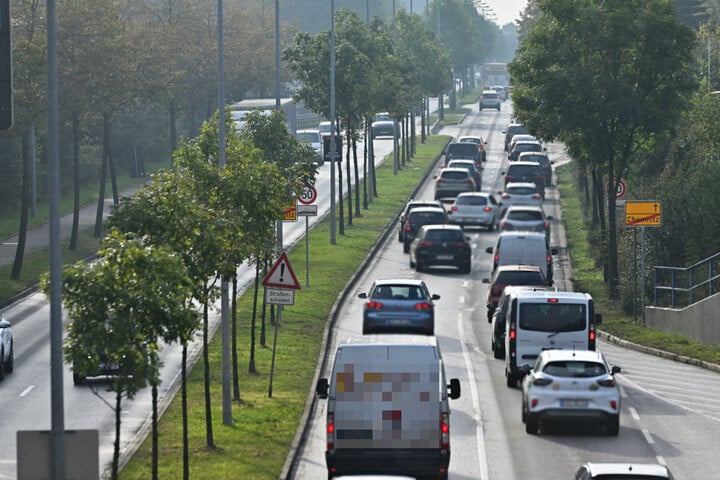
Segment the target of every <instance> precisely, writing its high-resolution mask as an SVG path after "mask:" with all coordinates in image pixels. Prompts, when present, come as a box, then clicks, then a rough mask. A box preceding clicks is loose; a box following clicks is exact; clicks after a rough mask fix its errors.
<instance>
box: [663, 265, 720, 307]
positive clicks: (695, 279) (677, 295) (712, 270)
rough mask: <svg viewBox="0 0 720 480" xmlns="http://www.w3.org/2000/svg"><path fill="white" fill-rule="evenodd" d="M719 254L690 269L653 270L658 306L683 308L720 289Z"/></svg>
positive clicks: (664, 268)
mask: <svg viewBox="0 0 720 480" xmlns="http://www.w3.org/2000/svg"><path fill="white" fill-rule="evenodd" d="M719 265H720V253H716V254H715V255H713V256H711V257H708V258H706V259H704V260H701V261H699V262H698V263H696V264H694V265H691V266H689V267H663V266H656V267H654V284H655V285H654V287H653V289H654V292H655V306H658V307H672V308H677V307H680V308H683V307H687V306H689V305H692V304H693V303H695V302H698V301H700V300H702V299H704V298H707V297H709V296H711V295H714V294H715V293H717V292H718V291H720V289H719V288H718V287H720V273H718V272H720V268H718V267H719Z"/></svg>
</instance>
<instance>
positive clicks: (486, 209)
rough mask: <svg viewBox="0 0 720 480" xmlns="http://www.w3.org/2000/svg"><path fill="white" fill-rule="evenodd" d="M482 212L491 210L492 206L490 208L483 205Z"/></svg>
mask: <svg viewBox="0 0 720 480" xmlns="http://www.w3.org/2000/svg"><path fill="white" fill-rule="evenodd" d="M483 212H492V208H490V207H483Z"/></svg>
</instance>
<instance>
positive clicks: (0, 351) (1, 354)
mask: <svg viewBox="0 0 720 480" xmlns="http://www.w3.org/2000/svg"><path fill="white" fill-rule="evenodd" d="M4 360H5V348H0V361H3V365H2V368H0V382H2V381H3V380H5V368H4V363H5V362H4Z"/></svg>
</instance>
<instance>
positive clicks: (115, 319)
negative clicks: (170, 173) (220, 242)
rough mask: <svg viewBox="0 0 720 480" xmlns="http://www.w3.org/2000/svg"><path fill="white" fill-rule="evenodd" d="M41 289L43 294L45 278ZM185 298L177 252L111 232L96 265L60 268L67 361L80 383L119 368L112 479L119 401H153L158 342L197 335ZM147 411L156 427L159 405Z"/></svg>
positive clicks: (187, 287) (186, 285) (187, 285)
mask: <svg viewBox="0 0 720 480" xmlns="http://www.w3.org/2000/svg"><path fill="white" fill-rule="evenodd" d="M43 288H44V290H45V293H46V294H49V279H48V277H47V276H46V277H45V278H44V279H43ZM191 293H192V290H191V281H190V278H189V277H188V276H187V274H186V269H185V266H184V264H183V262H182V260H181V258H180V257H179V256H178V255H177V254H176V253H175V252H173V251H172V250H170V249H169V248H167V247H162V246H154V245H152V244H150V243H149V242H148V241H147V239H143V238H133V237H132V236H125V235H123V234H120V233H119V232H118V231H116V230H115V231H111V232H110V233H109V234H108V236H107V237H106V238H105V239H104V240H103V245H102V248H101V250H100V251H99V252H98V260H97V261H96V262H92V263H85V262H78V263H76V264H74V265H67V266H65V267H64V268H63V283H62V299H63V304H64V305H65V307H66V308H67V311H68V317H69V318H70V320H71V322H70V323H69V324H68V327H67V329H68V335H67V338H66V340H65V360H66V362H68V363H71V364H72V369H73V373H74V374H77V375H81V376H85V375H87V373H88V372H93V371H97V370H98V368H99V366H100V364H101V363H109V364H113V365H118V366H119V371H120V374H119V375H117V376H115V377H113V378H112V380H111V382H110V386H111V389H112V390H113V391H115V392H116V402H115V446H114V452H113V463H112V478H113V479H116V478H118V467H119V464H118V462H119V458H120V421H121V415H120V414H121V403H122V397H123V396H127V397H128V398H129V399H132V398H133V397H134V396H135V394H136V393H137V392H138V390H140V389H141V388H143V387H145V386H146V385H147V384H148V383H150V384H151V385H152V386H153V389H154V396H153V400H154V401H155V400H156V399H157V393H156V392H157V385H158V382H159V370H160V360H159V356H158V355H159V351H160V348H161V345H160V342H159V340H163V341H165V342H174V341H179V340H182V339H183V338H185V337H187V336H188V332H191V331H192V330H193V329H194V328H195V327H194V325H195V322H196V319H197V314H196V312H195V309H194V308H193V306H192V304H191V301H190V300H191V298H192V297H191ZM153 408H154V410H153V413H154V419H155V420H156V418H157V405H153ZM153 427H154V429H153V430H154V439H155V440H156V438H157V435H156V430H155V425H154V426H153ZM155 452H157V450H156V449H155Z"/></svg>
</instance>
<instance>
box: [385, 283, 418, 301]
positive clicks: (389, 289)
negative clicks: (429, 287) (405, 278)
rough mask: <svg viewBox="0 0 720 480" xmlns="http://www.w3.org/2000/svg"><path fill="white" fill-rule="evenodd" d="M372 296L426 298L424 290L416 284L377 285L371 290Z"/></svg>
mask: <svg viewBox="0 0 720 480" xmlns="http://www.w3.org/2000/svg"><path fill="white" fill-rule="evenodd" d="M371 297H372V298H380V299H382V298H384V299H391V298H392V299H395V300H427V297H426V296H425V292H424V291H423V289H422V288H420V287H418V286H416V285H378V286H377V287H375V290H373V293H372V295H371Z"/></svg>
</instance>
